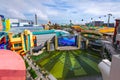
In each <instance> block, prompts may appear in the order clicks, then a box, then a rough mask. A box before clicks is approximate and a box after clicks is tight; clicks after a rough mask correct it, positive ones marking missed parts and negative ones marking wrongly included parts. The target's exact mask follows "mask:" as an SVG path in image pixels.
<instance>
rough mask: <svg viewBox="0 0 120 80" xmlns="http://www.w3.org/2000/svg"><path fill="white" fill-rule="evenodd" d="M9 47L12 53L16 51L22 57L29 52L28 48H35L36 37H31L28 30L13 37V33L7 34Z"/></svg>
mask: <svg viewBox="0 0 120 80" xmlns="http://www.w3.org/2000/svg"><path fill="white" fill-rule="evenodd" d="M8 36H9V45H10V46H11V48H10V49H11V50H12V51H16V52H18V53H19V54H22V55H24V54H25V53H26V52H28V51H30V48H32V47H34V46H36V36H33V35H32V33H31V32H30V31H29V30H25V31H24V32H22V33H20V34H17V35H13V33H8Z"/></svg>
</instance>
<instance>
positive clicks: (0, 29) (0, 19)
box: [0, 17, 3, 31]
mask: <svg viewBox="0 0 120 80" xmlns="http://www.w3.org/2000/svg"><path fill="white" fill-rule="evenodd" d="M2 29H3V26H2V18H1V17H0V31H2Z"/></svg>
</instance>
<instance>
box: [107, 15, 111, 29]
mask: <svg viewBox="0 0 120 80" xmlns="http://www.w3.org/2000/svg"><path fill="white" fill-rule="evenodd" d="M110 16H112V14H108V23H107V26H108V27H109V23H110Z"/></svg>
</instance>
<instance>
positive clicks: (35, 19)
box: [35, 14, 37, 25]
mask: <svg viewBox="0 0 120 80" xmlns="http://www.w3.org/2000/svg"><path fill="white" fill-rule="evenodd" d="M35 24H36V25H37V14H35Z"/></svg>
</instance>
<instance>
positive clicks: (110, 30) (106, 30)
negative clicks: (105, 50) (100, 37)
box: [98, 27, 115, 33]
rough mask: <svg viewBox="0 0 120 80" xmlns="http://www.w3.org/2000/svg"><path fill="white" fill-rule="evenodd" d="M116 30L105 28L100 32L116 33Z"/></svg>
mask: <svg viewBox="0 0 120 80" xmlns="http://www.w3.org/2000/svg"><path fill="white" fill-rule="evenodd" d="M114 30H115V28H109V27H104V28H102V29H99V30H98V32H100V33H114Z"/></svg>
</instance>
